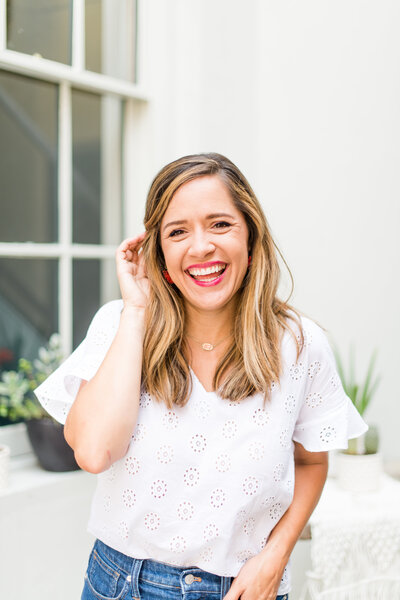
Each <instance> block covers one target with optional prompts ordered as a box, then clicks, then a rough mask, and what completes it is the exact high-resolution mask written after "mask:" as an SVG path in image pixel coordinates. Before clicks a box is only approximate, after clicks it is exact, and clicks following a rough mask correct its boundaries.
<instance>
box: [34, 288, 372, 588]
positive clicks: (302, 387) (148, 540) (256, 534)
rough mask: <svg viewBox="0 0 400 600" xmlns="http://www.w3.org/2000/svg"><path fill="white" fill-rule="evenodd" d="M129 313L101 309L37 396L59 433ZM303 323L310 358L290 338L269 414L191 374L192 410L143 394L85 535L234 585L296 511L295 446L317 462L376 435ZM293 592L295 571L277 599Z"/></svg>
mask: <svg viewBox="0 0 400 600" xmlns="http://www.w3.org/2000/svg"><path fill="white" fill-rule="evenodd" d="M122 308H123V301H122V300H121V299H118V300H112V301H110V302H107V303H106V304H104V305H103V306H101V307H100V309H99V310H98V311H97V313H96V314H95V315H94V317H93V319H92V322H91V323H90V326H89V329H88V331H87V335H86V337H85V338H84V339H83V341H82V342H81V344H80V345H79V346H78V347H77V348H76V350H75V351H74V352H72V354H71V355H70V356H69V357H68V358H67V359H66V360H65V361H64V362H63V363H62V364H61V366H60V367H59V368H58V369H56V371H54V372H53V373H52V374H51V375H50V376H49V377H48V378H47V379H46V380H45V381H44V382H43V383H42V384H41V385H40V386H39V387H37V388H36V390H35V394H36V396H37V398H38V400H39V401H40V403H41V404H42V405H43V407H44V408H45V409H46V410H47V411H48V412H49V413H50V415H52V416H53V417H54V418H55V419H56V420H57V421H59V422H60V423H63V424H64V423H65V420H66V416H67V414H68V411H69V409H70V407H71V405H72V403H73V401H74V399H75V396H76V394H77V391H78V388H79V386H80V383H81V380H82V379H86V380H89V379H91V378H92V377H93V376H94V374H95V373H96V371H97V369H98V368H99V366H100V365H101V363H102V361H103V359H104V357H105V355H106V353H107V350H108V348H109V347H110V345H111V342H112V340H113V338H114V336H115V334H116V332H117V329H118V325H119V320H120V313H121V310H122ZM301 319H302V327H303V331H304V335H305V347H304V348H303V350H302V353H301V354H300V357H299V360H298V361H297V362H296V346H295V343H294V340H293V337H292V335H291V334H289V333H288V332H285V334H284V336H283V338H282V342H281V352H282V359H283V373H282V376H281V379H280V381H279V384H280V385H278V383H275V384H274V385H273V390H272V395H271V400H270V401H267V403H266V405H265V408H263V396H262V395H261V394H254V395H253V396H249V397H248V398H246V399H245V400H242V401H240V402H233V401H229V400H223V399H221V398H220V397H219V396H218V395H217V393H215V392H207V391H206V390H205V389H204V387H203V386H202V384H201V383H200V382H199V380H198V379H197V378H196V376H195V374H194V372H193V371H192V370H191V376H192V381H193V391H192V394H191V396H190V399H189V401H188V403H187V404H186V406H184V407H178V406H176V407H174V409H173V410H168V409H167V407H166V406H165V405H164V404H163V403H157V402H155V401H154V400H153V399H152V398H151V396H150V395H149V394H148V393H147V392H146V390H145V389H143V388H142V392H141V396H140V406H139V413H138V420H137V424H136V427H135V429H134V431H133V432H132V439H131V443H130V445H129V449H128V452H127V454H126V455H125V456H124V457H123V458H121V459H120V460H118V461H116V462H115V463H114V464H113V465H112V466H111V467H110V468H109V469H108V470H106V471H104V472H102V473H99V474H98V475H97V488H96V491H95V494H94V497H93V500H92V505H91V512H90V517H89V522H88V526H87V531H88V532H89V533H91V534H92V535H94V536H95V537H97V538H99V539H100V540H102V541H103V542H104V543H106V544H108V545H109V546H112V547H113V548H115V549H116V550H119V551H120V552H123V553H124V554H126V555H128V556H133V557H135V558H150V559H153V560H156V561H161V562H166V563H169V564H172V565H176V566H182V567H186V566H197V567H199V568H201V569H203V570H205V571H211V572H212V573H216V574H217V575H221V576H222V575H224V576H231V577H236V575H237V574H238V572H239V570H240V568H241V567H242V566H243V564H244V563H245V562H246V561H247V560H248V559H249V558H251V557H252V556H255V555H256V554H258V553H259V552H260V551H261V550H262V548H263V547H264V546H265V544H266V542H267V540H268V536H269V534H270V532H271V530H272V528H273V527H274V526H275V525H276V523H277V521H278V520H279V519H280V518H281V517H282V515H283V514H284V513H285V511H286V510H287V509H288V507H289V505H290V503H291V501H292V498H293V490H294V458H293V451H294V444H293V440H295V441H296V442H300V443H301V444H302V445H303V446H304V448H305V449H306V450H308V451H310V452H319V451H326V450H330V449H333V448H347V440H348V439H350V438H354V437H358V436H359V435H361V434H362V433H364V432H365V431H366V430H367V429H368V426H367V425H366V423H365V422H364V420H363V419H362V418H361V416H360V415H359V413H358V411H357V410H356V409H355V407H354V405H353V403H352V402H351V400H350V399H349V398H348V396H346V394H345V392H344V389H343V387H342V384H341V381H340V378H339V375H338V373H337V370H336V363H335V359H334V355H333V352H332V350H331V348H330V345H329V343H328V340H327V337H326V335H325V333H324V331H323V330H322V329H321V328H320V327H319V326H318V325H317V324H316V323H314V321H312V320H311V319H308V318H307V317H302V318H301ZM289 325H290V327H291V328H296V325H295V323H294V322H293V321H290V322H289ZM295 331H297V333H299V332H298V330H296V329H295ZM116 375H117V374H116ZM110 401H111V400H110ZM290 587H291V586H290V560H289V562H288V563H287V565H286V568H285V571H284V574H283V578H282V581H281V584H280V587H279V590H278V594H286V593H288V592H290Z"/></svg>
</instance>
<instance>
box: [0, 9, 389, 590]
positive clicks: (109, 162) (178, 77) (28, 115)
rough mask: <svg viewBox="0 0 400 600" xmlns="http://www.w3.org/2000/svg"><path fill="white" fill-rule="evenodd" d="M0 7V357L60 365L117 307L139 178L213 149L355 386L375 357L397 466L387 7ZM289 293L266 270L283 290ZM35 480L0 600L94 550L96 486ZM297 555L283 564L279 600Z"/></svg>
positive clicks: (0, 540) (24, 488) (5, 503)
mask: <svg viewBox="0 0 400 600" xmlns="http://www.w3.org/2000/svg"><path fill="white" fill-rule="evenodd" d="M7 4H8V14H7V16H6V11H5V6H6V3H5V1H4V0H1V1H0V157H1V158H0V177H1V181H2V189H1V192H0V195H1V207H2V210H1V214H2V218H1V219H0V349H4V348H6V349H9V350H11V351H12V352H13V353H14V355H15V356H14V359H15V360H16V359H17V358H18V355H23V356H26V357H28V358H29V357H33V356H35V355H36V353H37V349H38V347H39V346H40V345H41V344H42V343H44V342H45V341H46V340H47V339H48V338H49V336H50V334H51V333H52V332H54V331H60V333H61V335H62V337H63V343H64V347H65V351H66V352H67V353H68V352H71V351H72V349H73V348H75V347H76V346H77V345H78V343H79V342H80V341H81V340H82V339H83V337H84V336H85V333H86V330H87V327H88V325H89V322H90V320H91V318H92V316H93V314H94V312H95V311H96V310H97V308H98V307H99V306H100V305H101V304H103V303H104V302H106V301H108V300H110V299H112V298H116V297H119V289H118V284H117V280H116V276H115V268H114V252H115V248H116V246H117V245H118V244H119V243H120V241H122V239H124V238H125V237H128V236H132V235H134V234H135V233H139V232H140V231H141V230H142V219H143V211H144V203H145V198H146V194H147V191H148V188H149V185H150V183H151V180H152V178H153V177H154V175H155V174H156V172H157V171H158V170H159V169H160V168H161V167H162V166H163V165H164V164H166V163H167V162H169V161H171V160H174V159H176V158H178V157H180V156H183V155H185V154H192V153H196V152H210V151H214V152H220V153H222V154H225V155H226V156H228V157H229V158H230V159H231V160H233V162H235V163H236V164H237V166H238V167H239V168H240V169H241V170H242V171H243V173H244V174H245V176H246V177H247V178H248V180H249V181H250V183H251V185H252V186H253V188H254V190H255V192H256V194H257V195H258V198H259V200H260V202H261V204H262V206H263V208H264V210H265V214H266V216H267V219H268V221H269V224H270V226H271V229H272V233H273V235H274V238H275V241H276V243H277V245H278V247H279V248H280V250H281V252H282V254H283V256H284V258H285V260H286V261H287V263H288V265H289V268H290V270H291V272H292V274H293V278H294V283H295V287H294V291H293V294H292V296H291V299H290V302H291V303H292V304H294V306H296V307H297V308H298V309H300V310H301V311H303V312H304V313H306V314H307V315H308V316H310V317H312V318H314V319H316V320H317V321H318V322H319V323H320V324H321V325H323V326H324V327H325V328H326V329H327V332H328V335H329V337H330V338H331V340H332V341H333V342H335V343H336V345H337V346H338V348H339V350H340V353H341V356H342V359H343V360H344V362H345V364H346V366H347V367H348V363H349V348H350V344H351V343H354V345H355V351H356V352H355V357H356V373H357V375H358V377H359V379H363V378H364V376H365V373H366V370H367V366H368V363H369V359H370V357H371V354H372V352H373V350H374V349H375V348H377V350H378V359H377V364H376V372H377V373H379V374H380V375H381V377H382V380H381V384H380V386H379V387H378V390H377V392H376V395H375V397H374V399H373V402H372V405H371V407H370V409H368V411H367V413H366V415H365V418H366V420H367V422H369V423H376V424H377V425H378V427H379V431H380V436H381V450H382V453H383V456H384V460H385V462H386V463H387V464H389V463H393V462H394V461H396V460H399V459H400V442H399V436H398V428H399V422H400V402H399V400H400V397H399V391H398V388H397V383H398V380H397V369H398V362H399V359H400V355H399V351H398V340H399V338H400V319H399V316H398V307H399V305H400V285H399V283H398V277H397V275H396V273H397V274H398V273H399V272H400V252H399V243H398V229H399V226H400V218H399V217H400V208H399V206H400V203H399V192H400V180H399V175H398V172H399V170H398V164H399V157H400V117H399V114H400V113H399V110H398V106H399V105H400V79H399V62H400V44H399V41H398V30H399V23H400V4H399V3H398V2H396V1H395V0H392V1H390V0H380V1H379V2H378V1H376V0H375V1H373V0H363V1H361V0H346V1H344V0H337V1H336V2H328V1H327V0H303V1H302V2H295V1H281V2H277V1H275V0H274V1H272V0H249V1H247V2H239V1H238V0H218V1H217V2H216V1H215V0H213V1H212V0H202V1H201V2H198V1H197V0H168V1H166V0H145V1H139V2H138V10H137V11H136V3H135V2H134V1H133V0H103V1H101V0H86V1H84V0H73V2H72V1H71V2H68V1H66V0H65V1H62V0H57V1H56V0H52V1H50V0H48V1H47V0H36V2H35V3H31V2H29V1H28V0H11V2H8V3H7ZM85 10H86V18H85ZM71 23H72V25H73V28H72V30H71V27H70V24H71ZM84 34H85V35H86V40H85V39H84V38H85V35H84ZM85 56H86V59H85ZM85 60H86V69H85ZM290 289H291V282H290V277H289V275H288V272H287V270H286V269H285V266H284V265H283V264H282V284H281V288H280V291H281V297H282V298H287V297H288V295H289V293H290ZM19 343H20V345H18V344H19ZM18 348H19V350H18ZM18 352H19V354H18ZM1 356H2V355H0V357H1ZM3 358H4V355H3ZM0 367H3V368H4V369H5V368H7V367H8V368H10V365H9V364H7V363H5V362H3V364H1V363H0ZM3 429H4V428H3ZM1 430H2V427H0V441H1V440H2V439H3V438H2V434H1ZM21 473H23V471H21ZM75 476H76V477H81V476H82V477H83V478H85V480H84V481H83V479H82V482H81V483H79V482H77V480H76V477H75ZM86 476H87V477H86ZM35 477H36V476H34V475H32V477H31V479H29V481H28V478H27V477H26V476H23V475H21V479H18V478H17V475H15V479H14V483H15V482H17V481H18V482H20V483H18V485H16V484H15V487H13V488H12V491H10V493H9V495H8V496H4V497H3V498H0V506H2V510H1V511H0V513H1V514H3V519H2V520H1V522H0V528H1V530H2V532H3V535H2V536H0V557H1V560H2V564H3V565H4V568H5V571H4V572H7V573H9V575H10V577H9V579H8V581H9V584H8V583H7V580H6V579H3V580H2V581H1V583H0V592H1V593H0V595H4V597H8V598H9V599H10V600H13V598H20V597H22V595H24V594H26V595H27V594H28V593H29V596H30V598H31V599H32V600H36V598H38V599H39V598H40V599H41V600H46V598H49V599H50V598H54V597H57V598H60V600H64V597H65V600H66V599H67V598H68V599H69V600H70V599H71V598H73V597H77V593H78V592H77V591H78V590H80V586H81V581H82V573H83V572H84V568H85V566H86V565H85V562H86V560H87V556H88V551H89V549H90V547H91V545H92V540H91V538H89V536H88V534H86V533H85V532H84V527H85V524H86V521H87V516H88V511H89V499H90V495H91V492H92V488H93V486H94V480H95V478H94V477H93V476H90V475H88V474H85V473H79V474H78V473H75V474H73V475H72V477H75V479H71V483H70V484H68V481H69V480H68V481H67V479H65V478H64V479H62V483H61V482H59V481H58V479H57V478H56V479H54V478H53V479H52V480H51V481H50V480H49V479H46V477H45V474H43V473H42V474H41V475H40V477H39V476H38V477H37V478H35ZM60 481H61V480H60ZM13 485H14V484H13ZM58 485H59V486H61V487H57V486H58ZM61 495H62V499H61ZM66 497H67V498H68V502H66ZM28 499H29V501H28ZM68 507H69V508H68ZM68 511H69V512H68ZM71 511H72V512H71ZM21 523H23V527H21ZM77 528H78V529H77ZM17 532H18V533H17ZM29 540H31V541H29ZM32 540H33V542H32ZM307 544H308V543H307V542H300V543H299V544H298V546H297V547H296V550H295V552H294V555H293V556H294V565H293V567H294V568H293V578H294V590H293V600H296V597H297V594H298V592H299V589H300V586H301V584H302V581H303V579H304V569H305V568H306V567H307V565H308V564H309V556H308V554H307V553H308V551H309V548H308V545H307ZM21 548H24V551H23V554H25V558H24V559H23V562H24V563H25V562H26V563H27V566H26V571H25V579H26V584H23V583H22V582H21V575H20V573H21V571H20V569H21V552H22V551H21ZM54 548H57V555H56V554H55V553H54ZM39 550H40V552H39ZM36 555H40V560H35V556H36ZM27 556H29V557H30V558H29V560H27V558H26V557H27ZM55 556H57V563H54V565H53V566H52V564H53V563H52V561H54V560H55ZM67 560H68V561H69V563H68V564H69V565H70V571H69V573H70V574H71V577H69V578H68V581H65V582H64V583H63V586H62V589H61V588H60V586H59V582H60V580H61V579H62V578H63V577H64V576H65V568H64V567H65V563H64V561H67ZM71 561H72V562H71ZM74 561H75V562H74ZM49 572H50V573H51V575H50V576H48V574H49ZM45 578H46V583H45V584H44V583H43V582H44V581H45ZM0 579H1V578H0ZM15 582H18V586H16V585H15ZM23 585H26V588H22V587H21V586H23ZM1 586H3V587H1ZM4 586H6V587H4ZM3 588H4V589H3ZM55 590H57V592H56V591H55ZM56 593H57V594H58V595H57V596H55V595H54V594H56ZM35 594H36V595H35ZM62 594H65V596H64V595H62Z"/></svg>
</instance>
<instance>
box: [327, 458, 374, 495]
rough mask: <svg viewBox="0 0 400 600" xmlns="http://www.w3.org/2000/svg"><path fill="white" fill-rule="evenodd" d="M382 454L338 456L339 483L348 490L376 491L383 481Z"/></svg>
mask: <svg viewBox="0 0 400 600" xmlns="http://www.w3.org/2000/svg"><path fill="white" fill-rule="evenodd" d="M381 476H382V456H381V454H380V453H379V452H377V453H376V454H361V455H358V454H345V453H344V452H338V454H337V456H336V477H337V483H338V485H339V486H340V487H341V488H342V489H343V490H346V491H348V492H375V491H377V490H379V488H380V487H381V482H382V477H381Z"/></svg>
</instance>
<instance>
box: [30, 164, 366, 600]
mask: <svg viewBox="0 0 400 600" xmlns="http://www.w3.org/2000/svg"><path fill="white" fill-rule="evenodd" d="M144 225H145V231H144V232H142V233H140V234H139V235H137V236H136V237H134V238H132V239H127V240H124V241H123V242H122V243H121V244H120V246H119V247H118V249H117V252H116V266H117V275H118V279H119V283H120V288H121V295H122V299H121V300H113V301H111V302H108V303H107V304H105V305H104V306H102V307H100V309H99V311H98V312H97V313H96V314H95V316H94V318H93V320H92V323H91V324H90V327H89V330H88V332H87V336H86V338H85V339H84V340H83V342H82V344H80V346H79V347H78V348H77V349H76V350H75V352H74V353H73V354H72V355H71V356H70V357H69V358H68V359H67V360H66V361H65V362H64V363H63V364H62V365H61V367H60V368H59V369H58V370H57V371H55V372H54V373H53V374H52V375H51V376H50V377H49V378H48V379H47V380H46V381H45V382H44V383H43V384H42V385H41V386H39V387H38V388H36V390H35V393H36V395H37V396H38V398H39V400H40V401H41V402H42V403H43V404H44V405H45V407H46V410H47V411H48V412H50V414H52V415H53V416H55V418H57V419H59V420H60V421H61V422H64V421H65V425H66V427H65V435H66V439H67V441H68V443H69V444H70V445H71V446H72V447H73V448H74V450H75V453H76V456H77V460H78V464H80V465H83V468H86V469H87V470H89V471H90V472H93V473H97V474H98V477H99V485H98V486H97V488H96V493H95V498H94V500H93V502H92V510H91V515H90V520H89V524H88V528H87V529H88V531H89V532H90V533H91V534H93V535H95V536H96V538H97V539H96V542H95V544H94V547H93V549H92V552H91V554H90V557H89V561H88V569H87V572H86V575H85V585H84V590H83V594H82V600H89V599H91V600H93V598H117V597H118V598H120V599H121V600H122V599H125V598H128V597H130V598H131V597H135V598H140V599H141V600H150V599H152V600H155V599H159V600H161V599H175V600H183V598H185V597H186V596H187V595H192V597H199V598H200V597H204V596H205V595H207V594H209V593H213V594H217V595H218V597H219V598H220V599H221V600H222V599H224V600H238V599H239V598H240V597H242V598H243V600H270V599H271V598H274V599H275V598H280V599H282V600H287V598H288V593H289V592H290V589H291V585H290V555H291V552H292V550H293V547H294V545H295V543H296V541H297V539H298V537H299V536H300V534H301V532H302V530H303V528H304V526H305V525H306V523H307V521H308V518H309V516H310V514H311V513H312V511H313V509H314V507H315V505H316V504H317V502H318V499H319V497H320V494H321V491H322V488H323V485H324V482H325V479H326V475H327V468H328V458H327V451H328V450H329V449H331V448H346V447H347V440H348V439H349V438H354V437H357V436H358V435H360V434H362V433H363V432H364V431H365V430H366V428H367V427H366V425H365V423H364V421H363V420H362V419H361V417H360V415H359V414H358V412H357V411H356V409H355V408H354V405H353V404H352V402H351V400H350V398H348V397H347V396H346V394H345V392H344V390H343V387H342V385H341V383H340V378H339V376H338V373H337V371H336V365H335V360H334V357H333V353H332V351H331V349H330V346H329V343H328V341H327V338H326V336H325V334H324V332H323V330H322V328H321V327H320V326H319V325H317V324H316V323H315V322H314V321H313V320H312V319H309V318H308V317H306V316H304V315H301V314H300V313H299V311H296V310H295V309H294V308H293V307H291V306H290V305H289V304H287V302H285V301H283V300H281V299H279V298H278V297H277V287H278V283H279V275H280V273H279V267H278V262H277V257H276V254H275V245H274V242H273V240H272V237H271V234H270V231H269V228H268V225H267V221H266V218H265V215H264V213H263V211H262V209H261V207H260V204H259V202H258V200H257V198H256V197H255V195H254V192H253V191H252V189H251V187H250V185H249V183H248V182H247V181H246V179H245V178H244V176H243V175H242V173H241V172H240V171H239V169H238V168H237V167H236V166H235V165H234V164H233V163H232V162H231V161H230V160H229V159H227V158H226V157H224V156H221V155H220V154H198V155H191V156H185V157H183V158H181V159H178V160H176V161H174V162H172V163H170V164H169V165H167V166H166V167H164V168H163V169H162V170H161V171H160V172H159V173H158V175H156V177H155V179H154V181H153V183H152V185H151V187H150V191H149V194H148V198H147V203H146V211H145V219H144ZM85 382H87V383H85ZM189 592H190V594H189Z"/></svg>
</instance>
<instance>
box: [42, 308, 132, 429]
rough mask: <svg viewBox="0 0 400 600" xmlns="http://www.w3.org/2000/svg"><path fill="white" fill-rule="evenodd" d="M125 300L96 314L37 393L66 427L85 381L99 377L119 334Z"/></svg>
mask: <svg viewBox="0 0 400 600" xmlns="http://www.w3.org/2000/svg"><path fill="white" fill-rule="evenodd" d="M122 308H123V300H119V299H118V300H111V301H110V302H106V304H103V305H102V306H101V307H100V308H99V310H98V311H97V312H96V313H95V315H94V317H93V319H92V321H91V322H90V325H89V328H88V330H87V333H86V337H85V338H84V339H83V340H82V342H81V343H80V344H79V346H77V348H76V349H75V350H74V351H73V352H72V354H70V355H69V356H68V357H67V358H66V359H65V360H64V362H63V363H62V364H61V365H60V366H59V367H58V368H57V369H56V370H55V371H53V373H51V375H49V377H47V379H45V381H43V383H41V384H40V385H39V386H38V387H37V388H36V389H35V390H34V394H35V395H36V397H37V399H38V401H39V402H40V404H41V405H42V406H43V408H44V409H45V410H46V411H47V412H48V413H49V414H50V415H51V416H52V417H53V418H54V419H56V421H58V422H59V423H62V424H63V425H64V424H65V421H66V419H67V415H68V412H69V410H70V408H71V406H72V404H73V402H74V400H75V397H76V394H77V393H78V390H79V387H80V385H81V382H82V380H83V379H85V380H87V381H89V380H90V379H92V377H93V376H94V375H95V374H96V372H97V370H98V368H99V367H100V365H101V363H102V362H103V360H104V358H105V355H106V354H107V351H108V349H109V347H110V346H111V343H112V341H113V339H114V337H115V335H116V333H117V330H118V326H119V321H120V316H121V311H122Z"/></svg>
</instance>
